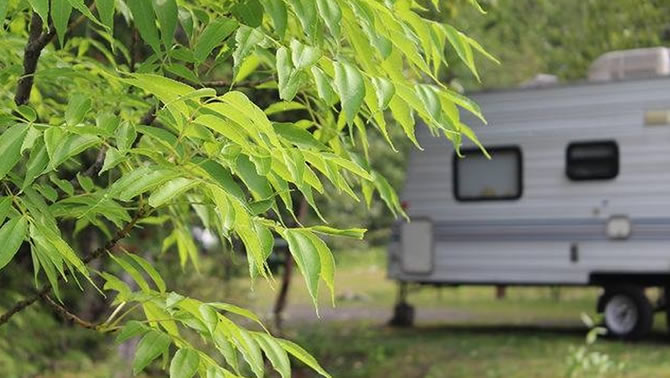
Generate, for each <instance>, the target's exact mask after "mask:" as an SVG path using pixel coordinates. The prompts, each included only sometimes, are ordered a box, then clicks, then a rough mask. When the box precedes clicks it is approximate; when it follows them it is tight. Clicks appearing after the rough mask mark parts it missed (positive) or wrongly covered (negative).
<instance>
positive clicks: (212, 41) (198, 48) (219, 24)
mask: <svg viewBox="0 0 670 378" xmlns="http://www.w3.org/2000/svg"><path fill="white" fill-rule="evenodd" d="M237 26H238V24H237V21H235V20H233V19H231V18H226V17H219V18H218V19H217V20H216V21H213V22H211V23H209V24H208V25H207V27H206V28H205V30H204V31H203V32H202V34H201V35H200V37H198V40H197V41H196V43H195V46H194V47H193V54H194V56H195V59H196V60H197V61H198V62H201V63H202V62H204V61H205V59H207V57H208V56H209V54H210V53H211V52H212V50H214V48H215V47H216V46H218V45H219V44H221V42H222V41H223V40H224V39H226V37H228V36H229V35H230V34H231V33H232V32H233V31H234V30H235V29H236V28H237Z"/></svg>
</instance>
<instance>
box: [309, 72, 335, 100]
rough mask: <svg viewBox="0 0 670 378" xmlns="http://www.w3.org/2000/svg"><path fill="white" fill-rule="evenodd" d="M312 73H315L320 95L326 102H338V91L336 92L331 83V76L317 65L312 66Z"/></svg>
mask: <svg viewBox="0 0 670 378" xmlns="http://www.w3.org/2000/svg"><path fill="white" fill-rule="evenodd" d="M312 75H314V81H315V82H316V90H317V93H318V94H319V97H320V98H321V99H322V100H323V101H325V102H326V105H328V106H332V105H334V104H335V103H336V102H337V93H335V90H333V87H332V85H330V78H328V76H326V74H325V73H324V72H323V71H322V70H321V69H320V68H319V67H317V66H313V67H312Z"/></svg>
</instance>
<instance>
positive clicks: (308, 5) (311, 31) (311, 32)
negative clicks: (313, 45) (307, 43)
mask: <svg viewBox="0 0 670 378" xmlns="http://www.w3.org/2000/svg"><path fill="white" fill-rule="evenodd" d="M289 3H290V4H291V6H292V7H293V11H294V12H295V14H296V16H298V20H300V25H301V26H302V29H303V30H304V32H305V34H307V37H308V38H310V39H314V38H315V37H316V31H317V26H318V22H317V20H316V14H317V11H316V3H315V2H314V0H289Z"/></svg>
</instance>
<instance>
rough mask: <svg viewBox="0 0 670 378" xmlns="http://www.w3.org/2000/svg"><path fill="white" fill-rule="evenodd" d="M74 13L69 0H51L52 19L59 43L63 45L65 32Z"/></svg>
mask: <svg viewBox="0 0 670 378" xmlns="http://www.w3.org/2000/svg"><path fill="white" fill-rule="evenodd" d="M71 14H72V5H71V4H70V3H69V2H68V1H67V0H51V19H52V20H53V25H54V28H55V29H56V35H58V44H59V45H60V46H61V47H62V46H63V41H64V40H65V32H66V31H67V25H68V23H69V21H70V15H71Z"/></svg>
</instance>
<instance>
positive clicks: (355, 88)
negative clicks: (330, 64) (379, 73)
mask: <svg viewBox="0 0 670 378" xmlns="http://www.w3.org/2000/svg"><path fill="white" fill-rule="evenodd" d="M334 65H335V88H336V90H337V93H338V95H339V96H340V101H341V102H342V110H343V111H344V115H345V116H346V119H347V123H348V124H349V125H351V124H353V122H354V118H355V117H356V114H358V110H359V109H360V108H361V105H362V104H363V99H364V98H365V82H364V81H363V75H361V72H360V71H359V70H358V68H356V67H355V66H353V65H351V64H349V63H343V62H335V63H334Z"/></svg>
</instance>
